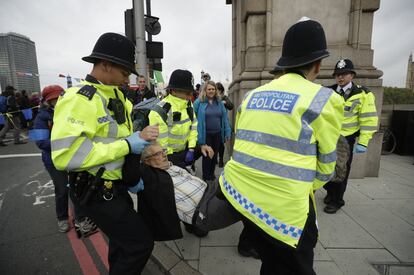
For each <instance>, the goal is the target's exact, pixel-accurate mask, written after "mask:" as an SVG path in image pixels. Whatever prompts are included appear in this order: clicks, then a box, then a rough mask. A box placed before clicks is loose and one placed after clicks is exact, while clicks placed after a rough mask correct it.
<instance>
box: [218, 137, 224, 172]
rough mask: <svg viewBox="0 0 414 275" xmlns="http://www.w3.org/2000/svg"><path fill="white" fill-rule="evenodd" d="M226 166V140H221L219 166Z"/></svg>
mask: <svg viewBox="0 0 414 275" xmlns="http://www.w3.org/2000/svg"><path fill="white" fill-rule="evenodd" d="M223 166H224V142H220V147H219V167H223Z"/></svg>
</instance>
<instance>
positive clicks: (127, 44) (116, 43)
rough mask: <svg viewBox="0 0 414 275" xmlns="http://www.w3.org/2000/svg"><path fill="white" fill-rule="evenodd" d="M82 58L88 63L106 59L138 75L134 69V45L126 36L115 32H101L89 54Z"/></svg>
mask: <svg viewBox="0 0 414 275" xmlns="http://www.w3.org/2000/svg"><path fill="white" fill-rule="evenodd" d="M82 60H83V61H86V62H89V63H96V61H97V60H107V61H110V62H112V63H114V64H117V65H120V66H122V67H124V68H125V69H127V70H128V71H130V72H131V73H133V74H136V75H138V73H137V71H136V70H135V45H134V43H132V41H131V40H129V39H128V38H126V37H125V36H123V35H120V34H117V33H112V32H107V33H104V34H102V35H101V37H99V39H98V41H96V44H95V47H94V48H93V51H92V53H91V55H89V56H85V57H83V58H82Z"/></svg>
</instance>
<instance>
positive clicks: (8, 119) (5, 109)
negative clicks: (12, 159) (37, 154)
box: [0, 86, 40, 147]
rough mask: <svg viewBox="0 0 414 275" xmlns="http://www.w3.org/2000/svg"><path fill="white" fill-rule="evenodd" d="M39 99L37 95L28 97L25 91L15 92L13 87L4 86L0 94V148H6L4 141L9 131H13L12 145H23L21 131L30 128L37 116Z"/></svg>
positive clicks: (33, 94)
mask: <svg viewBox="0 0 414 275" xmlns="http://www.w3.org/2000/svg"><path fill="white" fill-rule="evenodd" d="M39 102H40V98H39V95H38V93H32V94H31V95H30V97H29V96H28V95H27V92H26V90H22V91H20V92H17V90H16V89H15V88H14V87H13V86H6V87H5V89H4V91H3V92H2V93H1V94H0V129H1V130H0V146H3V147H4V146H7V144H6V142H5V141H4V139H5V137H6V134H7V132H8V131H9V130H13V131H14V133H13V138H14V144H25V143H26V142H25V141H23V140H22V139H21V136H20V133H21V130H22V129H28V128H30V127H31V126H32V123H33V120H34V118H35V117H36V115H37V111H38V106H39Z"/></svg>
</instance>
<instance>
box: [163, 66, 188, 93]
mask: <svg viewBox="0 0 414 275" xmlns="http://www.w3.org/2000/svg"><path fill="white" fill-rule="evenodd" d="M167 90H180V91H184V92H194V77H193V74H192V73H191V72H190V71H187V70H175V71H173V72H172V74H171V77H170V81H169V82H168V86H167Z"/></svg>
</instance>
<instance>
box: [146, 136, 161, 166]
mask: <svg viewBox="0 0 414 275" xmlns="http://www.w3.org/2000/svg"><path fill="white" fill-rule="evenodd" d="M155 145H160V144H159V142H157V141H156V140H155V141H151V142H150V144H148V145H147V146H145V148H144V150H143V151H142V153H141V161H144V160H145V159H146V158H148V156H150V155H151V154H150V152H149V148H150V147H151V146H155ZM160 146H161V145H160Z"/></svg>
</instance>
